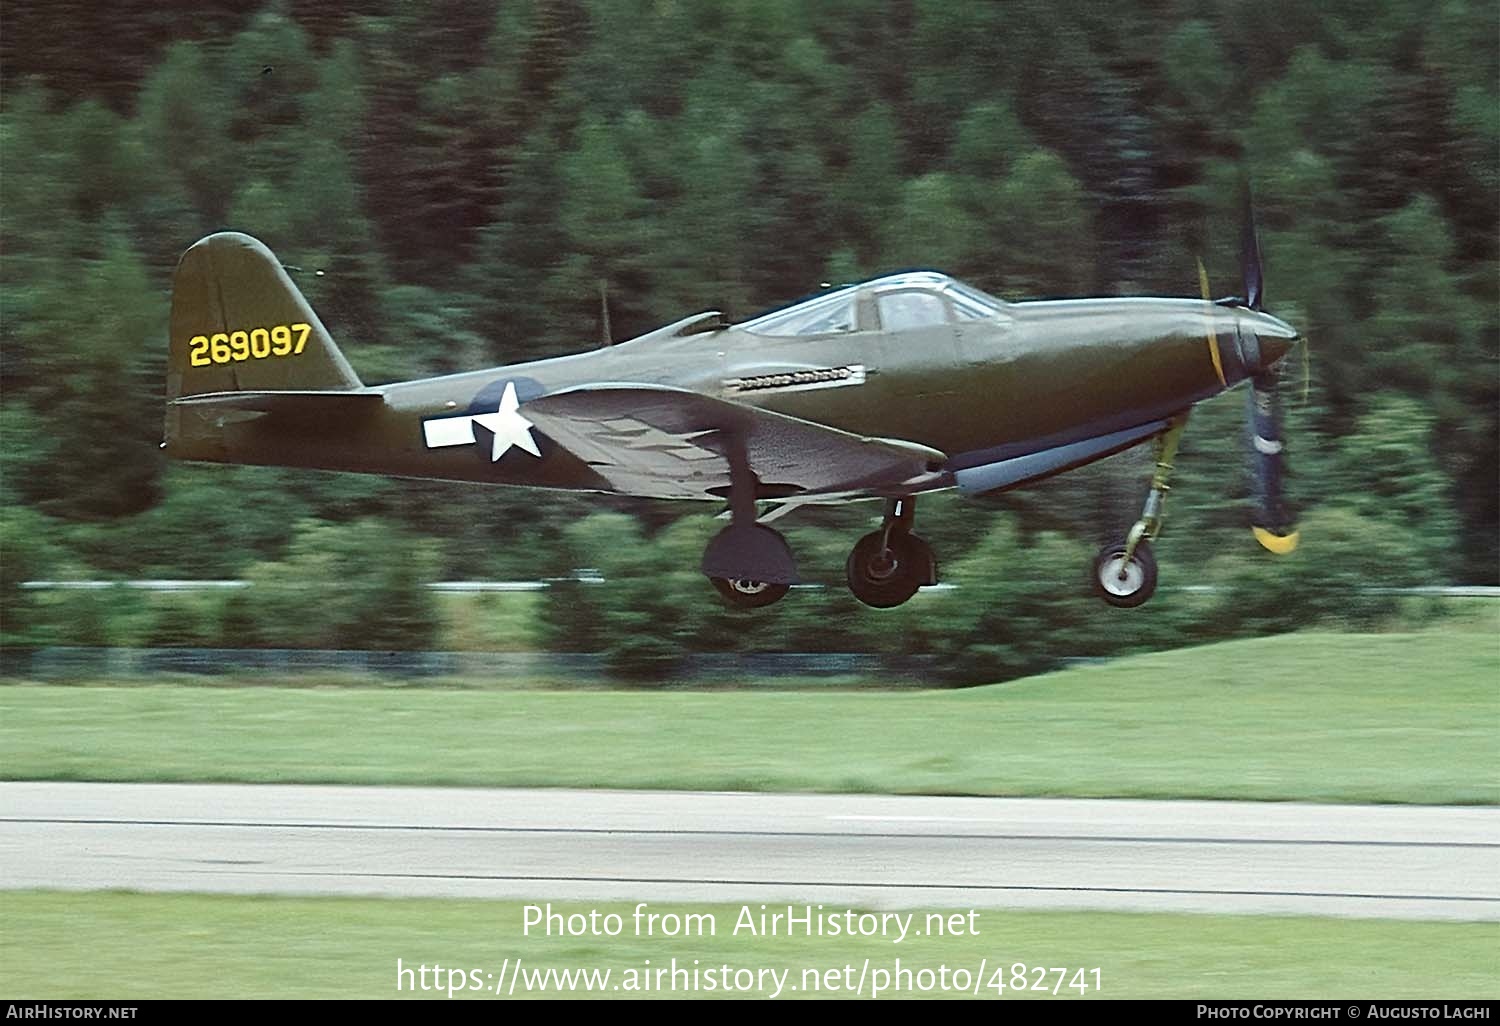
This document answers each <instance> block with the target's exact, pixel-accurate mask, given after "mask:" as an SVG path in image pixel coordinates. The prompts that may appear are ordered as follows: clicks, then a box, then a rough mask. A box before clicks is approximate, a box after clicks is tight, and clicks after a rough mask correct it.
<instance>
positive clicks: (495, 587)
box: [21, 571, 1500, 599]
mask: <svg viewBox="0 0 1500 1026" xmlns="http://www.w3.org/2000/svg"><path fill="white" fill-rule="evenodd" d="M559 581H563V582H567V583H577V584H605V583H607V582H606V581H605V578H603V577H602V576H600V575H599V573H598V572H597V571H579V572H578V573H577V574H576V575H575V576H573V577H564V578H560V579H550V580H539V581H433V582H432V583H430V584H428V585H427V587H428V588H429V589H430V590H432V591H435V592H438V593H439V594H443V595H484V594H492V593H496V592H527V591H545V590H547V589H548V588H550V587H552V585H554V584H556V583H559ZM320 586H321V585H320ZM21 587H22V588H23V589H25V590H27V591H47V590H60V591H97V590H101V589H106V588H131V589H134V590H137V591H158V592H173V591H227V590H234V589H237V588H248V587H250V582H249V581H240V580H204V581H194V580H175V579H142V580H125V581H22V582H21ZM794 587H797V588H808V589H817V588H822V587H824V586H823V585H821V584H799V585H795V586H794ZM922 590H923V591H925V592H945V591H957V590H958V585H956V584H947V583H944V584H936V585H932V586H930V587H927V588H923V589H922ZM1161 590H1162V591H1181V592H1186V593H1188V594H1193V595H1214V594H1217V593H1218V592H1220V591H1222V590H1223V589H1222V588H1220V587H1218V586H1217V585H1213V584H1180V585H1176V586H1169V587H1164V588H1162V589H1161ZM1359 590H1360V591H1362V592H1365V593H1367V594H1371V595H1411V596H1423V595H1426V596H1428V597H1431V598H1482V599H1500V587H1496V586H1493V585H1487V584H1424V585H1419V586H1416V587H1410V588H1381V587H1365V588H1360V589H1359Z"/></svg>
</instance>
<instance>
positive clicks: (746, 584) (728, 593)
mask: <svg viewBox="0 0 1500 1026" xmlns="http://www.w3.org/2000/svg"><path fill="white" fill-rule="evenodd" d="M709 580H710V581H712V582H713V584H714V589H715V590H717V591H718V593H719V594H720V595H722V596H723V597H724V601H725V602H728V603H729V604H730V605H731V606H734V607H735V608H736V609H759V608H761V607H762V606H769V605H771V603H773V602H779V601H781V599H782V597H783V596H784V595H786V593H787V589H788V588H789V587H790V585H786V584H768V583H766V582H765V581H747V580H745V579H744V578H739V577H737V578H727V577H710V578H709Z"/></svg>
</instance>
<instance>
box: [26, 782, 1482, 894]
mask: <svg viewBox="0 0 1500 1026" xmlns="http://www.w3.org/2000/svg"><path fill="white" fill-rule="evenodd" d="M0 886H3V887H5V888H51V889H62V890H93V889H101V888H124V889H133V890H141V891H188V892H222V893H241V894H284V895H310V894H348V895H354V894H359V895H380V896H442V897H475V898H527V899H550V900H553V901H570V902H580V901H581V902H602V901H606V900H644V901H651V902H708V901H716V902H717V901H723V902H733V903H743V902H754V901H775V902H784V901H791V902H798V903H801V902H814V903H816V902H822V903H825V904H829V905H834V906H839V907H843V906H849V907H857V906H862V907H870V908H898V907H905V908H998V907H1016V908H1022V907H1025V908H1093V909H1115V910H1136V911H1194V912H1205V911H1207V912H1233V913H1260V914H1294V915H1343V916H1376V917H1391V918H1415V919H1464V920H1490V921H1495V920H1500V809H1493V808H1458V807H1455V808H1439V807H1417V806H1354V805H1310V804H1295V803H1259V802H1188V801H1135V800H1121V799H1114V800H1071V799H1068V800H1054V799H1000V798H952V797H891V796H873V795H805V794H792V795H788V794H741V793H697V792H641V791H615V792H612V791H561V790H556V791H554V790H478V789H439V788H376V787H317V786H271V785H258V786H249V785H190V784H102V783H21V782H10V783H0Z"/></svg>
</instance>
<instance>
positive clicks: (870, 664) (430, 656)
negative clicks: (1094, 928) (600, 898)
mask: <svg viewBox="0 0 1500 1026" xmlns="http://www.w3.org/2000/svg"><path fill="white" fill-rule="evenodd" d="M933 666H934V662H933V660H932V658H931V657H928V656H906V657H890V658H887V657H884V656H879V655H871V654H867V653H862V652H750V653H735V652H709V653H702V652H700V653H689V654H686V655H683V656H682V657H681V658H679V659H677V660H674V661H673V662H671V663H669V664H664V665H663V667H662V670H663V674H664V676H663V675H656V677H657V678H658V679H666V680H669V681H673V682H678V681H683V682H686V681H691V682H695V683H705V684H713V683H719V684H731V683H732V684H735V685H743V684H753V683H755V682H757V681H775V680H784V679H788V678H806V679H825V680H837V679H838V678H846V677H857V678H860V679H861V680H868V679H871V678H874V679H876V680H879V681H880V682H881V683H882V684H887V685H889V684H902V683H909V684H912V685H913V686H916V685H923V686H930V685H928V684H924V682H927V681H930V680H931V670H932V668H933ZM340 673H347V674H355V675H358V676H368V675H371V674H374V675H378V676H388V677H394V678H406V679H411V678H445V677H447V678H460V679H464V680H489V681H493V682H495V683H496V684H506V683H511V682H515V683H525V684H535V683H538V682H541V683H548V682H558V683H569V684H619V683H620V679H619V678H618V677H616V676H614V675H613V674H612V673H611V672H610V667H609V660H608V657H606V656H604V655H601V654H595V653H573V652H384V651H361V650H341V649H291V648H89V647H82V646H60V645H59V646H52V647H48V648H36V649H0V677H6V678H11V679H19V680H48V681H71V680H89V679H91V678H99V679H120V678H127V679H128V678H159V677H161V676H162V675H164V674H190V675H194V676H220V675H225V674H236V675H248V676H259V675H265V676H266V677H267V678H268V681H270V682H285V680H286V679H287V678H288V677H296V676H299V675H304V674H340Z"/></svg>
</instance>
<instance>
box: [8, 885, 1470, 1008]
mask: <svg viewBox="0 0 1500 1026" xmlns="http://www.w3.org/2000/svg"><path fill="white" fill-rule="evenodd" d="M537 904H542V902H538V903H537ZM773 907H774V906H773ZM523 908H524V906H523V904H522V903H521V902H509V901H505V902H501V901H445V900H431V899H392V900H385V899H353V898H263V897H259V898H248V897H235V896H202V895H145V894H120V893H96V894H58V893H50V892H9V893H0V912H3V916H4V920H5V929H4V930H3V931H0V965H3V966H4V970H3V976H0V980H3V982H4V984H5V989H6V991H7V992H8V993H9V994H10V995H12V996H13V997H17V998H52V999H66V998H71V999H78V998H113V999H130V998H269V997H276V998H312V997H317V998H323V997H329V998H332V997H348V998H388V997H396V996H415V997H427V998H437V999H438V1000H447V993H446V989H445V988H444V989H440V990H437V991H427V992H425V993H423V992H420V991H418V992H417V993H415V994H414V993H412V992H411V991H410V990H408V991H405V992H403V993H401V994H398V992H397V991H396V960H397V959H398V958H399V959H401V961H402V965H403V967H413V966H421V965H423V964H426V965H428V966H429V967H430V966H433V965H441V966H442V967H443V969H444V973H443V976H442V979H443V981H444V983H445V984H446V981H447V972H446V971H447V969H449V968H455V969H465V970H467V969H479V970H482V971H483V972H484V973H498V972H499V971H500V969H501V966H502V965H503V964H504V962H505V960H506V959H511V960H512V964H513V963H514V960H515V959H517V958H519V959H521V960H522V963H523V964H524V965H526V966H530V967H532V968H534V969H539V968H544V967H548V966H552V967H557V968H599V969H605V968H608V969H610V970H612V981H613V982H619V981H621V980H623V979H624V978H625V977H624V975H623V974H624V972H625V971H626V970H627V969H635V970H640V969H643V968H645V962H646V960H647V959H650V962H651V966H653V967H658V968H659V967H661V966H663V965H667V966H670V964H671V960H672V959H673V958H675V959H677V962H678V964H679V965H681V966H685V967H686V966H691V964H692V961H693V960H694V959H697V960H698V962H699V965H700V967H702V968H706V967H718V966H723V965H726V964H727V965H729V966H730V967H731V968H732V969H739V968H746V967H749V968H759V967H769V968H773V969H777V970H778V971H779V970H790V973H789V975H788V976H787V977H786V982H787V983H789V984H792V985H795V986H797V987H798V990H797V991H796V993H795V994H793V993H791V992H787V993H785V994H783V997H804V996H809V995H808V994H807V993H806V992H805V990H804V988H803V978H802V973H803V970H805V969H820V970H827V969H834V968H837V969H840V970H842V969H843V967H844V966H846V965H852V966H853V967H854V978H856V979H857V977H858V976H859V974H860V972H861V970H862V969H863V966H864V960H865V959H866V958H868V959H869V960H870V965H871V968H872V970H873V969H879V968H885V969H888V970H889V969H893V968H894V967H895V960H896V959H897V958H900V960H901V966H902V967H905V968H909V969H913V970H918V969H922V968H931V969H936V968H937V967H938V966H940V965H947V966H948V967H949V969H950V971H951V970H952V969H954V968H959V967H963V968H966V969H967V970H968V971H969V972H970V973H973V972H975V971H977V970H978V968H979V966H980V962H981V960H982V959H984V960H987V964H986V971H985V974H984V979H985V981H986V982H988V981H989V980H990V979H992V973H993V970H994V968H995V967H996V966H997V965H998V966H1003V967H1004V969H1003V970H1002V978H1003V979H1004V981H1005V982H1006V983H1007V984H1009V982H1010V978H1011V977H1010V967H1011V966H1012V965H1013V964H1014V963H1017V962H1019V963H1023V964H1025V965H1028V966H1043V967H1053V966H1057V967H1064V966H1065V967H1069V968H1071V969H1079V968H1086V969H1089V970H1092V969H1094V968H1098V969H1099V970H1100V974H1099V982H1100V989H1099V991H1098V992H1097V993H1096V992H1095V991H1093V990H1092V989H1091V990H1090V991H1089V992H1088V994H1087V996H1088V997H1105V998H1194V997H1195V998H1260V999H1271V998H1283V999H1292V998H1306V999H1315V998H1316V999H1340V998H1358V999H1371V998H1455V999H1456V998H1470V999H1473V998H1481V997H1497V996H1500V973H1497V971H1496V970H1497V965H1496V960H1497V956H1496V952H1497V950H1500V927H1497V926H1496V925H1495V924H1493V923H1408V922H1394V921H1383V920H1352V919H1315V918H1266V917H1237V916H1194V915H1165V914H1129V913H1103V912H1021V911H1000V910H989V911H980V912H979V913H978V915H977V918H976V919H975V920H974V922H975V925H976V926H977V928H978V933H977V935H975V936H947V937H932V936H925V937H915V936H908V937H907V939H906V940H905V941H903V942H902V943H900V944H895V943H892V941H891V940H889V939H882V938H880V937H858V938H852V939H851V938H849V937H844V936H841V937H801V936H796V937H786V936H779V937H757V938H752V937H749V936H746V935H744V934H743V933H742V934H741V935H739V936H734V935H733V934H732V932H731V931H732V929H733V925H734V923H735V921H736V919H737V917H738V915H739V912H740V908H741V906H738V905H717V906H709V905H691V906H690V905H683V904H666V903H652V905H651V906H650V909H651V910H657V911H661V912H669V911H670V912H676V913H678V914H679V915H681V914H683V913H686V912H689V911H691V912H698V913H704V912H709V913H712V914H713V916H714V918H715V921H716V924H717V932H716V933H715V935H714V936H712V937H707V936H705V937H702V938H699V937H678V938H663V937H637V936H634V931H633V929H632V927H631V922H632V920H631V918H630V913H631V909H633V908H634V905H633V903H632V904H611V903H604V902H601V903H598V904H597V905H589V904H587V903H580V902H567V903H554V908H555V910H557V911H559V912H562V913H564V914H569V913H575V912H581V913H585V914H587V912H588V911H589V910H590V909H591V908H598V910H599V912H600V914H601V916H602V915H603V914H605V913H607V912H610V911H614V912H618V913H619V914H620V915H621V917H622V922H623V927H624V930H623V933H622V934H621V935H620V936H617V937H613V938H606V937H599V938H595V937H582V938H573V937H557V936H554V937H551V938H547V937H545V936H540V935H538V933H537V931H536V930H535V929H533V932H532V935H531V936H529V937H528V936H525V935H523V932H522V921H523ZM751 908H752V911H754V912H758V911H759V903H756V904H754V905H752V906H751ZM829 910H830V909H825V911H829ZM838 911H840V912H842V909H839V910H838ZM930 911H933V910H928V909H923V910H920V911H918V912H917V913H916V917H915V920H914V924H922V923H924V922H925V917H926V914H927V913H928V912H930ZM966 922H967V920H966ZM840 978H841V979H844V978H845V977H844V974H843V973H842V972H841V973H840ZM870 978H871V979H874V977H873V976H872V977H870ZM1072 978H1073V977H1072V975H1071V974H1069V979H1072ZM428 979H429V982H430V981H431V979H432V977H431V975H430V974H429V977H428ZM1035 979H1036V977H1035V976H1034V975H1033V976H1032V977H1030V978H1029V980H1028V982H1035ZM1087 980H1088V982H1089V983H1090V984H1091V985H1092V982H1093V981H1092V976H1091V974H1090V975H1089V976H1088V977H1087ZM1055 981H1056V977H1055V975H1049V976H1048V977H1047V984H1048V986H1049V987H1051V985H1052V984H1053V983H1054V982H1055ZM413 982H414V984H415V983H417V982H419V981H415V980H414V981H413ZM466 982H467V981H466ZM522 990H523V988H521V987H518V988H517V993H516V996H517V997H519V996H520V995H521V993H522ZM865 993H866V995H867V996H868V993H869V991H868V985H867V989H866V991H865ZM981 993H982V994H983V995H984V996H987V997H1001V996H1003V997H1005V998H1007V999H1014V998H1017V997H1021V996H1026V997H1040V996H1042V995H1040V994H1035V993H1030V992H1028V993H1026V994H1025V995H1021V994H1018V993H1016V992H1014V991H1011V990H1009V989H1007V990H1005V992H1004V993H1003V994H997V993H996V992H995V991H991V990H984V989H983V988H981ZM1063 995H1067V996H1063ZM460 996H479V995H474V994H472V993H471V994H466V995H460ZM608 996H611V997H624V996H630V995H629V994H627V993H616V992H613V991H610V992H608ZM647 996H653V997H654V996H656V994H655V993H654V992H653V993H652V994H650V995H647ZM664 996H673V995H672V994H671V993H670V992H668V993H667V994H666V995H664ZM675 996H679V997H682V996H689V997H691V996H706V997H717V996H723V995H722V993H712V994H697V995H695V994H683V993H681V992H679V993H678V994H677V995H675ZM752 996H765V995H752ZM823 996H836V997H837V996H847V995H845V994H828V993H827V992H824V994H823ZM883 996H884V997H893V996H896V995H894V994H886V995H883ZM905 996H910V995H905ZM923 996H936V995H923ZM1046 997H1047V998H1048V999H1049V1000H1070V999H1076V997H1077V993H1076V991H1074V992H1069V991H1067V990H1063V991H1062V993H1061V994H1060V995H1059V996H1057V997H1053V996H1052V995H1051V994H1050V993H1049V994H1048V995H1046Z"/></svg>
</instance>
